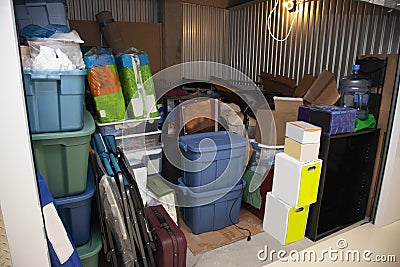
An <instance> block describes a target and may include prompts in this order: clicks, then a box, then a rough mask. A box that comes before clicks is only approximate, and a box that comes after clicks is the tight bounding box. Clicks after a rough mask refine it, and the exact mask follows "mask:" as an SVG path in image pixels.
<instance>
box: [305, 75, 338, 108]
mask: <svg viewBox="0 0 400 267" xmlns="http://www.w3.org/2000/svg"><path fill="white" fill-rule="evenodd" d="M339 97H340V95H339V91H338V88H337V85H336V78H335V75H334V74H333V73H332V72H329V71H327V70H324V71H323V72H322V73H321V74H320V75H319V76H318V78H317V79H316V80H315V82H314V83H313V84H312V86H311V87H310V89H308V91H307V93H306V94H305V95H304V101H306V102H308V103H311V104H327V105H333V104H335V103H336V101H338V99H339Z"/></svg>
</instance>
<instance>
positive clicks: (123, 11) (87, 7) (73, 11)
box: [67, 0, 159, 23]
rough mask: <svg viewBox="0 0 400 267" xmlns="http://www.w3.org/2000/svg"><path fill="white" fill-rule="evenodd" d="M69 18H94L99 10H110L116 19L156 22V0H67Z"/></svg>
mask: <svg viewBox="0 0 400 267" xmlns="http://www.w3.org/2000/svg"><path fill="white" fill-rule="evenodd" d="M67 4H68V17H69V19H71V20H96V17H95V15H96V14H97V13H99V12H101V11H111V13H112V15H113V18H114V19H115V20H116V21H128V22H145V23H156V22H159V21H158V8H159V7H158V0H68V1H67Z"/></svg>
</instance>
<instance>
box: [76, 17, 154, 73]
mask: <svg viewBox="0 0 400 267" xmlns="http://www.w3.org/2000/svg"><path fill="white" fill-rule="evenodd" d="M116 24H117V26H118V30H119V32H120V34H121V36H122V38H123V40H124V43H126V45H125V46H126V47H135V48H138V49H140V50H143V51H145V52H146V53H147V54H148V55H149V60H150V67H151V71H152V73H153V74H155V73H157V72H159V71H160V70H161V68H162V65H161V64H162V63H161V62H162V28H161V23H138V22H116ZM69 25H70V28H71V29H73V30H76V31H77V32H78V33H79V35H80V37H81V38H82V40H84V41H85V43H84V44H83V45H82V46H84V47H93V46H101V45H104V46H106V44H103V43H102V42H101V34H100V29H99V26H98V23H97V22H96V21H84V20H70V21H69Z"/></svg>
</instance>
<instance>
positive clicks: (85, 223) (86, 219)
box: [55, 166, 95, 246]
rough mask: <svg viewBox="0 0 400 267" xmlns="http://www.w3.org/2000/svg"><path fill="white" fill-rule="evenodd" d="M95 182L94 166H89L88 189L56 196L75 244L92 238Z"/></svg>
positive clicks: (62, 218) (63, 219)
mask: <svg viewBox="0 0 400 267" xmlns="http://www.w3.org/2000/svg"><path fill="white" fill-rule="evenodd" d="M94 190H95V184H94V176H93V172H92V168H91V167H90V166H89V168H88V177H87V186H86V191H85V192H84V193H83V194H80V195H74V196H68V197H64V198H56V199H55V201H56V204H57V208H58V214H59V215H60V218H61V221H62V222H63V224H64V227H65V229H66V230H67V232H68V234H69V235H70V236H71V238H72V241H73V242H74V244H75V246H81V245H83V244H85V243H87V242H88V241H89V239H90V218H91V216H90V215H91V207H92V198H93V195H94Z"/></svg>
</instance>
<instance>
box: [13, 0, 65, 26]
mask: <svg viewBox="0 0 400 267" xmlns="http://www.w3.org/2000/svg"><path fill="white" fill-rule="evenodd" d="M15 17H16V19H17V24H18V27H19V29H20V30H21V29H22V28H23V27H25V26H27V25H29V24H35V25H39V26H46V25H49V24H60V25H66V26H68V15H67V3H66V1H65V0H16V1H15Z"/></svg>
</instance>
